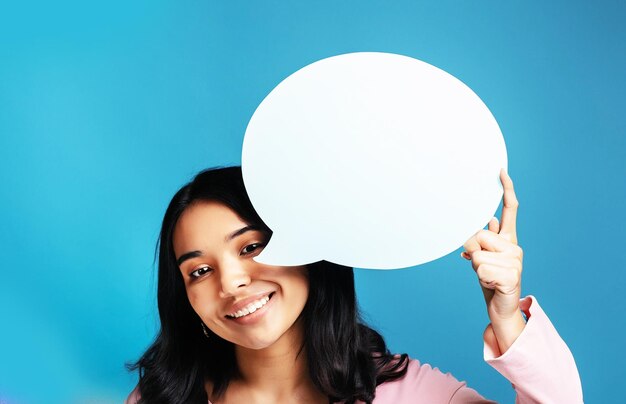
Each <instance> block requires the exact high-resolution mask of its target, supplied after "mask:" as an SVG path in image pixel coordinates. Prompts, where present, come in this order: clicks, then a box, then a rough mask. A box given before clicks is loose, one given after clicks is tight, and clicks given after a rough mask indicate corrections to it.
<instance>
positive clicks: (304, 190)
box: [242, 52, 507, 269]
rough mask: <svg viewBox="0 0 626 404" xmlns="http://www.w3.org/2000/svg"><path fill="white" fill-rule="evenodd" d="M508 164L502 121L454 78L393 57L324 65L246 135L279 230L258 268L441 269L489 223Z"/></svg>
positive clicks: (266, 210)
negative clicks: (437, 263) (441, 261)
mask: <svg viewBox="0 0 626 404" xmlns="http://www.w3.org/2000/svg"><path fill="white" fill-rule="evenodd" d="M506 166H507V157H506V148H505V144H504V139H503V137H502V133H501V132H500V128H499V127H498V124H497V122H496V120H495V118H494V117H493V115H492V114H491V113H490V112H489V109H487V107H486V106H485V104H484V103H483V102H482V101H481V100H480V98H478V96H477V95H476V94H475V93H474V92H473V91H472V90H471V89H470V88H469V87H467V86H466V85H465V84H463V83H462V82H461V81H460V80H458V79H457V78H455V77H453V76H452V75H450V74H448V73H446V72H445V71H443V70H441V69H439V68H437V67H434V66H432V65H430V64H428V63H425V62H422V61H419V60H417V59H413V58H410V57H407V56H401V55H396V54H389V53H376V52H362V53H350V54H344V55H339V56H334V57H330V58H327V59H323V60H320V61H317V62H315V63H313V64H310V65H308V66H306V67H304V68H302V69H300V70H298V71H296V72H295V73H293V74H292V75H291V76H289V77H287V78H286V79H285V80H283V81H282V82H281V83H280V84H279V85H278V86H276V88H274V89H273V90H272V91H271V92H270V93H269V95H267V97H266V98H265V99H264V100H263V102H262V103H261V104H260V105H259V107H258V108H257V110H256V111H255V112H254V115H253V116H252V118H251V119H250V122H249V124H248V127H247V129H246V133H245V137H244V142H243V150H242V171H243V178H244V183H245V187H246V190H247V192H248V194H249V196H250V200H251V201H252V204H253V205H254V207H255V209H256V210H257V212H258V213H259V215H260V216H261V218H263V220H264V221H265V222H266V224H267V225H268V226H269V227H270V228H271V229H272V230H273V232H274V234H273V236H272V239H271V241H270V242H269V243H268V245H267V246H266V247H265V249H264V250H263V251H262V252H261V254H260V255H259V256H257V257H256V258H255V260H256V261H258V262H261V263H265V264H270V265H286V266H291V265H303V264H308V263H312V262H316V261H320V260H327V261H331V262H334V263H337V264H341V265H346V266H353V267H359V268H371V269H394V268H405V267H409V266H414V265H418V264H422V263H425V262H429V261H432V260H434V259H437V258H439V257H442V256H444V255H446V254H449V253H450V252H452V251H454V250H456V249H457V248H459V247H460V246H462V245H463V243H464V242H465V241H466V240H467V239H468V238H470V237H471V236H472V234H474V233H475V232H476V231H477V230H479V229H481V228H483V227H484V226H485V225H486V223H487V222H488V221H489V219H490V218H491V217H492V216H493V214H494V212H495V211H496V209H497V207H498V205H499V203H500V199H501V197H502V186H501V184H500V181H499V173H500V168H502V167H504V168H506Z"/></svg>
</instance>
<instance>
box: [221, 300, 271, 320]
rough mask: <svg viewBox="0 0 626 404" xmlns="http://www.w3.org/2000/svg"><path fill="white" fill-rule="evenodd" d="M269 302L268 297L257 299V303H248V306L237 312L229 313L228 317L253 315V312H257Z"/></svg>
mask: <svg viewBox="0 0 626 404" xmlns="http://www.w3.org/2000/svg"><path fill="white" fill-rule="evenodd" d="M269 300H270V297H269V296H265V297H264V298H262V299H259V300H257V301H254V302H252V303H250V304H249V305H247V306H246V307H244V308H243V309H241V310H237V312H235V313H231V314H229V315H228V316H229V317H234V318H239V317H243V316H247V315H248V314H251V313H254V312H255V311H257V310H258V309H260V308H261V307H263V306H265V304H266V303H267V302H269Z"/></svg>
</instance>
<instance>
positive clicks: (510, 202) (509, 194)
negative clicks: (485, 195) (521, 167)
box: [499, 168, 519, 244]
mask: <svg viewBox="0 0 626 404" xmlns="http://www.w3.org/2000/svg"><path fill="white" fill-rule="evenodd" d="M500 181H501V182H502V188H503V189H504V202H503V204H502V220H501V221H500V222H501V223H500V233H499V234H501V235H502V236H504V237H507V238H508V239H509V240H510V241H511V242H513V243H515V244H517V227H516V220H517V208H518V206H519V202H518V201H517V197H516V196H515V190H514V189H513V180H512V179H511V177H509V174H508V173H507V172H506V170H505V169H504V168H503V169H501V170H500Z"/></svg>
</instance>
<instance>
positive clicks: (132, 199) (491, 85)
mask: <svg viewBox="0 0 626 404" xmlns="http://www.w3.org/2000/svg"><path fill="white" fill-rule="evenodd" d="M295 3H296V2H288V1H283V2H278V1H269V0H266V1H262V2H261V1H246V2H244V1H223V2H209V1H154V0H151V1H147V0H143V1H134V2H125V1H124V2H122V1H107V2H84V1H67V0H65V1H56V2H44V1H38V2H35V1H22V2H12V3H11V4H9V2H4V3H3V4H2V6H1V7H0V183H1V188H0V265H1V267H0V320H1V321H0V327H1V328H0V397H3V398H5V399H7V398H8V399H9V400H10V401H11V400H15V401H16V402H24V403H44V402H46V403H56V402H58V403H68V402H86V401H88V400H93V401H89V402H120V401H121V400H122V399H123V397H125V396H126V394H127V393H128V392H129V391H130V390H131V389H132V388H133V386H134V385H135V383H136V379H137V377H136V375H134V374H132V375H131V374H128V373H127V372H126V371H125V370H124V368H123V364H124V362H125V361H129V360H133V359H136V358H137V357H138V356H139V355H140V353H141V352H142V351H143V350H144V349H145V348H146V346H147V345H148V343H149V342H150V340H151V338H152V337H153V335H154V332H155V330H156V327H157V315H156V310H155V308H156V302H155V276H154V274H153V265H152V264H153V252H154V245H155V241H156V238H157V233H158V228H159V223H160V220H161V217H162V214H163V212H164V209H165V207H166V204H167V203H168V201H169V199H170V197H171V196H172V195H173V193H174V192H175V190H176V189H177V188H178V187H179V186H181V185H182V184H183V183H184V182H186V181H187V180H189V179H190V178H191V176H192V175H193V174H194V173H195V172H196V171H198V170H200V169H202V168H205V167H208V166H214V165H223V164H237V163H239V162H240V150H241V144H242V139H243V133H244V130H245V127H246V124H247V122H248V119H249V118H250V116H251V115H252V113H253V111H254V109H255V107H256V106H257V105H258V103H259V102H260V101H261V100H262V99H263V97H264V96H265V95H266V94H267V93H268V92H269V91H270V90H271V89H272V88H273V87H274V86H275V85H276V84H278V83H279V82H280V81H281V80H282V79H284V78H285V77H286V76H288V75H289V74H290V73H292V72H294V71H295V70H297V69H298V68H300V67H302V66H304V65H307V64H309V63H311V62H313V61H316V60H318V59H321V58H324V57H327V56H331V55H336V54H340V53H345V52H353V51H386V52H395V53H401V54H405V55H409V56H413V57H416V58H419V59H422V60H424V61H427V62H429V63H432V64H434V65H436V66H438V67H440V68H443V69H444V70H446V71H448V72H450V73H451V74H453V75H455V76H456V77H458V78H460V79H461V80H462V81H463V82H465V83H466V84H467V85H469V86H470V87H471V88H472V89H473V90H474V91H475V92H476V93H477V94H478V95H479V96H480V97H481V98H482V99H483V100H484V102H485V103H486V104H487V105H488V106H489V108H490V109H491V111H492V112H493V114H494V115H495V117H496V119H497V120H498V122H499V124H500V126H501V128H502V131H503V133H504V136H505V139H506V141H507V147H508V153H509V163H510V165H509V170H510V173H511V175H512V177H513V179H514V181H515V184H516V189H517V194H518V198H519V200H520V211H519V218H518V223H519V239H520V244H521V245H522V247H523V248H524V250H525V262H524V264H525V266H524V268H525V269H524V276H523V280H524V282H523V293H524V294H534V295H535V296H537V297H538V298H539V300H540V302H541V305H542V306H543V308H544V309H545V311H546V312H547V313H548V315H549V316H550V318H551V319H552V321H553V323H554V324H555V326H556V327H557V329H558V331H559V332H560V334H561V336H562V337H563V338H564V339H565V341H566V342H567V344H568V345H569V347H570V349H571V350H572V352H573V354H574V357H575V358H576V362H577V364H578V367H579V371H580V375H581V378H582V382H583V388H584V393H585V398H586V402H588V403H617V402H623V401H622V400H623V392H622V391H621V389H622V386H623V378H624V376H626V374H625V372H624V367H623V366H624V359H626V358H625V355H624V349H623V342H624V340H625V338H624V334H625V333H624V331H625V328H626V324H625V321H624V312H625V309H626V305H625V303H624V296H623V293H624V286H625V275H624V267H625V266H626V265H625V264H626V258H625V257H626V254H624V252H623V247H624V225H625V224H626V221H625V213H624V205H625V203H624V202H625V200H626V198H625V196H626V186H625V183H626V181H625V180H626V164H625V163H624V158H625V155H626V153H625V151H626V147H625V146H626V142H625V139H624V136H625V121H626V120H625V117H624V116H625V114H624V107H625V103H624V95H625V94H626V85H625V84H626V80H625V77H624V72H625V71H626V58H625V55H626V46H625V43H626V41H625V39H626V35H625V34H626V29H625V25H624V23H623V22H624V20H625V19H626V6H625V5H624V2H623V1H603V2H589V1H553V2H539V1H509V2H498V1H441V0H438V1H428V2H426V1H416V0H410V1H393V2H391V1H389V2H384V1H363V0H361V1H342V2H337V1H315V2H313V1H309V2H297V4H295ZM468 180H471V179H468ZM416 192H419V190H416ZM403 248H405V247H403ZM406 248H410V246H409V247H406ZM356 276H357V283H358V295H359V298H360V303H361V305H362V307H363V309H364V311H365V312H366V317H367V318H368V319H369V320H370V321H371V323H372V324H374V325H375V326H377V327H378V328H379V329H380V330H381V331H382V332H383V333H384V335H385V336H386V337H387V339H388V342H389V344H390V345H391V347H392V350H393V351H398V352H408V353H409V354H411V356H413V357H415V358H418V359H420V360H422V361H424V362H429V363H431V364H433V366H438V367H439V368H440V369H442V370H443V371H446V372H452V374H453V375H454V376H456V377H457V378H459V379H461V380H466V381H467V382H468V384H469V385H470V386H472V387H474V388H475V389H476V390H478V391H479V392H481V393H482V394H483V395H485V396H486V397H489V398H491V399H495V400H497V401H500V402H503V403H512V402H513V396H514V394H513V391H512V389H511V385H510V383H509V382H507V381H506V380H505V379H504V378H503V377H501V376H500V375H499V374H498V373H497V372H496V371H495V370H493V369H491V368H490V367H489V366H488V365H487V364H486V363H484V362H483V359H482V332H483V330H484V328H485V326H486V325H487V323H488V318H487V315H486V312H485V307H484V302H483V297H482V293H481V291H480V288H479V285H478V283H477V281H476V277H475V274H474V272H473V271H472V270H471V267H470V266H469V265H468V264H467V263H466V262H465V261H464V260H462V259H461V258H460V257H459V256H458V252H456V253H454V254H451V255H450V256H448V257H444V258H442V259H440V260H438V261H436V262H433V263H430V264H428V265H424V266H422V267H419V268H417V269H410V270H401V271H393V272H384V273H383V272H373V271H363V270H358V271H356Z"/></svg>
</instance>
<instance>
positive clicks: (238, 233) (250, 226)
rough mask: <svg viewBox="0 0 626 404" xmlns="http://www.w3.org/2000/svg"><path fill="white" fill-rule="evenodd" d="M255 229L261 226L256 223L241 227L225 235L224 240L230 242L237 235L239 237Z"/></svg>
mask: <svg viewBox="0 0 626 404" xmlns="http://www.w3.org/2000/svg"><path fill="white" fill-rule="evenodd" d="M254 230H261V228H260V227H259V226H254V225H248V226H245V227H242V228H241V229H239V230H235V231H234V232H232V233H230V234H229V235H227V236H226V237H224V241H225V242H227V243H228V242H229V241H231V240H232V239H234V238H235V237H239V236H241V235H242V234H244V233H246V232H248V231H254Z"/></svg>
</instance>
